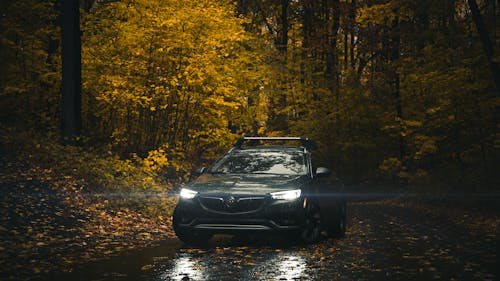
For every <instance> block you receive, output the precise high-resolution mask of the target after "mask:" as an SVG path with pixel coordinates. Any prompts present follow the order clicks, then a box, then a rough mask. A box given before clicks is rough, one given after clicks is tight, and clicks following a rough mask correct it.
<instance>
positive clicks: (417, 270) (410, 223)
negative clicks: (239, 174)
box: [64, 201, 500, 280]
mask: <svg viewBox="0 0 500 281" xmlns="http://www.w3.org/2000/svg"><path fill="white" fill-rule="evenodd" d="M498 230H499V220H498V216H494V217H493V218H491V219H485V218H484V217H482V218H471V216H470V215H469V214H466V213H452V214H448V215H443V214H440V215H437V214H436V213H435V212H431V211H428V210H426V209H418V208H409V207H407V206H404V205H402V204H393V203H387V202H384V201H380V202H365V203H354V204H351V205H350V213H349V229H348V232H347V234H346V237H345V238H343V239H327V240H324V241H321V242H320V243H318V244H315V245H309V246H300V245H297V244H294V243H293V242H292V241H293V239H290V237H286V236H284V235H282V236H274V237H267V238H258V237H254V238H252V239H248V238H238V237H235V238H232V237H230V236H216V237H215V238H214V239H212V240H211V241H210V242H209V244H208V245H207V246H205V247H185V246H184V245H183V244H182V243H181V242H179V241H178V240H172V241H167V242H166V243H165V244H164V245H162V246H160V247H158V248H155V249H149V250H147V251H143V252H141V253H137V254H128V255H126V256H123V257H118V258H114V259H112V260H110V261H107V262H101V263H99V264H97V265H91V266H86V267H83V268H81V269H79V270H76V271H75V272H74V273H73V275H71V276H64V278H66V279H67V278H69V279H72V280H432V279H434V280H499V277H500V275H499V268H500V264H499V257H498V253H500V243H499V242H500V241H499V237H498V234H499V231H498Z"/></svg>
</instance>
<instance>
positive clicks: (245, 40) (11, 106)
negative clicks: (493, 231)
mask: <svg viewBox="0 0 500 281" xmlns="http://www.w3.org/2000/svg"><path fill="white" fill-rule="evenodd" d="M474 4H477V6H476V5H474ZM60 5H61V3H60V1H37V0H16V1H11V0H4V1H1V3H0V16H1V18H0V42H1V45H0V60H1V68H0V115H1V120H2V122H1V127H2V131H3V133H2V134H3V136H2V142H3V143H4V147H5V150H6V151H24V152H27V153H28V154H29V155H30V156H29V157H31V158H29V159H32V160H30V161H39V162H41V163H45V164H47V165H52V166H53V167H54V169H60V170H61V171H63V172H65V173H71V174H75V175H77V176H80V177H84V178H90V179H88V182H90V183H95V184H98V185H116V184H118V182H119V184H120V185H122V186H127V184H128V185H130V186H134V187H136V186H137V185H142V186H144V187H148V186H150V185H152V183H151V182H153V181H155V180H156V179H158V177H157V175H161V177H160V178H162V177H163V180H165V178H166V179H168V180H172V181H182V180H184V179H186V174H188V173H189V171H190V170H191V169H192V168H193V167H195V166H199V165H203V164H205V165H206V164H207V163H209V162H210V161H211V160H213V159H214V157H216V156H217V155H219V154H220V153H222V152H224V151H225V150H227V149H228V148H229V147H230V146H231V145H232V144H233V143H234V141H235V140H236V139H237V138H238V137H239V136H241V135H269V136H272V135H276V136H277V135H298V136H307V137H310V138H313V139H315V140H316V142H317V143H318V145H319V148H320V151H319V152H318V153H317V155H316V157H317V158H319V160H320V161H321V162H323V164H324V165H327V166H330V167H332V168H333V169H334V170H335V171H336V172H337V174H338V175H339V177H340V178H343V179H344V180H345V181H346V182H348V183H350V184H386V185H387V184H391V185H392V184H396V185H402V186H406V188H412V189H424V190H432V191H447V190H450V189H463V190H469V191H477V190H488V189H497V188H498V186H500V185H499V177H498V175H497V173H498V167H499V148H500V135H499V120H500V119H499V115H498V107H499V92H500V90H499V88H498V87H499V85H495V79H497V81H500V80H498V79H499V77H500V76H499V73H498V64H499V62H500V55H499V52H500V1H493V0H491V1H483V0H476V1H464V0H442V1H432V0H423V1H422V0H418V1H417V0H389V1H388V0H380V1H379V0H345V1H343V0H318V1H311V0H296V1H292V0H257V1H254V0H252V1H250V0H239V1H238V2H237V3H233V2H232V1H219V0H207V1H194V0H193V1H192V0H186V1H176V0H165V1H156V0H155V1H153V0H122V1H104V0H101V1H80V6H81V9H80V14H81V22H80V26H81V44H82V46H81V49H82V113H81V119H82V125H83V126H82V134H81V136H80V137H79V138H80V141H79V142H80V144H81V145H80V146H79V147H65V146H61V145H59V144H58V143H59V140H60V131H61V122H62V121H61V116H62V110H61V108H62V105H61V104H62V99H61V30H60V28H59V25H60V23H61V17H60V16H59V13H60V7H59V6H60ZM471 8H472V10H471ZM475 8H477V10H475ZM481 26H482V27H481ZM477 27H480V28H479V29H478V28H477ZM20 155H22V153H20ZM124 179H125V180H124ZM122 181H126V183H125V184H124V183H123V182H122ZM153 185H154V184H153Z"/></svg>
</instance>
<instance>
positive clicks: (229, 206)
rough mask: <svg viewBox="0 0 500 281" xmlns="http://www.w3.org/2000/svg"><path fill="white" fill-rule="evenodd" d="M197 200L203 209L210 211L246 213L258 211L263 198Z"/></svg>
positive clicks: (208, 198)
mask: <svg viewBox="0 0 500 281" xmlns="http://www.w3.org/2000/svg"><path fill="white" fill-rule="evenodd" d="M199 200H200V203H201V205H202V206H203V207H204V208H206V209H208V210H211V211H216V212H223V213H246V212H251V211H256V210H258V209H259V208H260V207H261V206H262V204H264V200H265V197H235V196H224V197H222V196H221V197H211V196H201V197H200V198H199Z"/></svg>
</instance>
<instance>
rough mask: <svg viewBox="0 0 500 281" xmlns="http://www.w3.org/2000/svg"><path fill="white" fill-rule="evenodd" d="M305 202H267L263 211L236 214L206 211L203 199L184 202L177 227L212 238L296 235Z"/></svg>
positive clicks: (178, 210)
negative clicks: (261, 234) (270, 233)
mask: <svg viewBox="0 0 500 281" xmlns="http://www.w3.org/2000/svg"><path fill="white" fill-rule="evenodd" d="M303 200H304V198H299V199H297V200H293V201H285V200H274V199H271V198H266V199H264V202H263V203H262V204H261V206H260V207H259V208H256V209H254V210H251V211H245V212H236V213H233V212H229V211H228V212H225V211H220V210H212V209H209V208H206V206H204V205H203V204H201V203H200V200H199V198H194V199H189V200H185V199H181V200H180V201H179V204H178V205H177V207H176V209H175V211H174V227H175V229H176V231H183V232H193V231H194V232H205V233H211V234H216V233H229V234H237V233H242V232H245V233H248V232H283V231H294V230H297V229H299V228H300V227H301V225H302V224H303V221H304V211H303V208H302V204H303Z"/></svg>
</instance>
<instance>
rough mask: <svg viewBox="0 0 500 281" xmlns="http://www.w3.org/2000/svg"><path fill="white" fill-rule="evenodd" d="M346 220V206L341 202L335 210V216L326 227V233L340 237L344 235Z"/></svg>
mask: <svg viewBox="0 0 500 281" xmlns="http://www.w3.org/2000/svg"><path fill="white" fill-rule="evenodd" d="M346 222H347V206H346V203H345V202H343V203H341V204H340V206H339V208H338V212H337V218H336V219H335V220H334V221H333V223H332V225H331V226H330V227H329V229H328V234H329V235H330V236H332V237H336V238H342V237H344V236H345V231H346Z"/></svg>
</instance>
